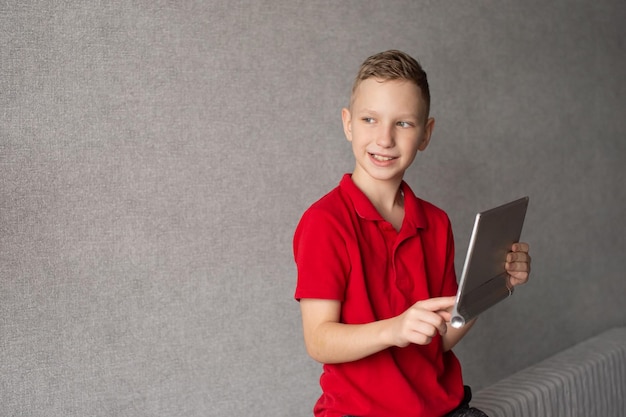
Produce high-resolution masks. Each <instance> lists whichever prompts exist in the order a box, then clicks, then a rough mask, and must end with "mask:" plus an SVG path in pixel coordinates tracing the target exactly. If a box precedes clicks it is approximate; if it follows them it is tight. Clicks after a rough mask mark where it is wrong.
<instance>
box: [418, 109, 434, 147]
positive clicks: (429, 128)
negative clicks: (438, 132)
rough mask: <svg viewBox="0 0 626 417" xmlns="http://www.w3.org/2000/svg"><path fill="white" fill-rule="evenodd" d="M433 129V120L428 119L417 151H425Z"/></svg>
mask: <svg viewBox="0 0 626 417" xmlns="http://www.w3.org/2000/svg"><path fill="white" fill-rule="evenodd" d="M434 128H435V119H433V118H432V117H429V118H428V120H426V126H425V129H424V137H423V138H422V141H421V143H420V144H419V146H418V147H417V149H419V150H420V151H424V150H425V149H426V147H427V146H428V144H429V143H430V137H431V135H432V134H433V129H434Z"/></svg>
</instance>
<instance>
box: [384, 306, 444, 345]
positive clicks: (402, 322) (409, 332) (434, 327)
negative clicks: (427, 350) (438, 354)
mask: <svg viewBox="0 0 626 417" xmlns="http://www.w3.org/2000/svg"><path fill="white" fill-rule="evenodd" d="M454 300H455V297H437V298H429V299H428V300H423V301H418V302H417V303H415V304H413V305H412V306H411V307H409V308H408V309H407V310H406V311H405V312H404V313H402V314H400V315H399V316H397V317H395V319H394V324H393V329H392V334H393V338H394V345H396V346H398V347H405V346H408V345H409V344H410V343H414V344H417V345H427V344H429V343H430V342H431V341H432V339H433V337H435V336H436V335H437V333H439V334H440V335H442V336H443V335H444V334H446V331H447V325H446V322H449V321H450V318H451V315H450V310H451V309H452V306H454Z"/></svg>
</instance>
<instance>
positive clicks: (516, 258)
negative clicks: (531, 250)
mask: <svg viewBox="0 0 626 417" xmlns="http://www.w3.org/2000/svg"><path fill="white" fill-rule="evenodd" d="M506 261H507V262H530V255H529V254H528V253H526V252H509V253H507V254H506Z"/></svg>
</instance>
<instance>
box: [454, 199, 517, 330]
mask: <svg viewBox="0 0 626 417" xmlns="http://www.w3.org/2000/svg"><path fill="white" fill-rule="evenodd" d="M528 200H529V198H528V197H523V198H520V199H518V200H515V201H511V202H510V203H507V204H503V205H501V206H499V207H496V208H492V209H491V210H487V211H483V212H481V213H478V214H477V215H476V220H475V221H474V229H473V230H472V235H471V237H470V242H469V247H468V249H467V256H466V258H465V264H464V265H463V272H462V273H461V280H460V281H459V289H458V291H457V294H456V301H455V303H454V309H453V311H452V320H451V322H450V324H451V325H452V327H455V328H460V327H463V326H464V325H465V323H467V322H468V321H470V320H471V319H473V318H474V317H476V316H478V315H479V314H480V313H482V312H484V311H485V310H487V309H489V308H491V307H492V306H494V305H495V304H497V303H499V302H500V301H502V300H504V299H505V298H507V297H508V296H510V295H511V294H513V288H512V287H509V279H508V274H507V273H506V271H505V269H504V264H505V261H506V254H507V253H509V252H510V251H511V246H512V245H513V243H516V242H519V238H520V236H521V234H522V226H523V225H524V218H525V217H526V208H527V207H528Z"/></svg>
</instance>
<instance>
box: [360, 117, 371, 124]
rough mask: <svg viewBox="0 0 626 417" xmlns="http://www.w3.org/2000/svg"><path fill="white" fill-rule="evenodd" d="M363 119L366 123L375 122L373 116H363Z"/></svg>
mask: <svg viewBox="0 0 626 417" xmlns="http://www.w3.org/2000/svg"><path fill="white" fill-rule="evenodd" d="M361 120H363V121H364V122H365V123H368V124H371V123H374V118H373V117H363V118H362V119H361Z"/></svg>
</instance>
